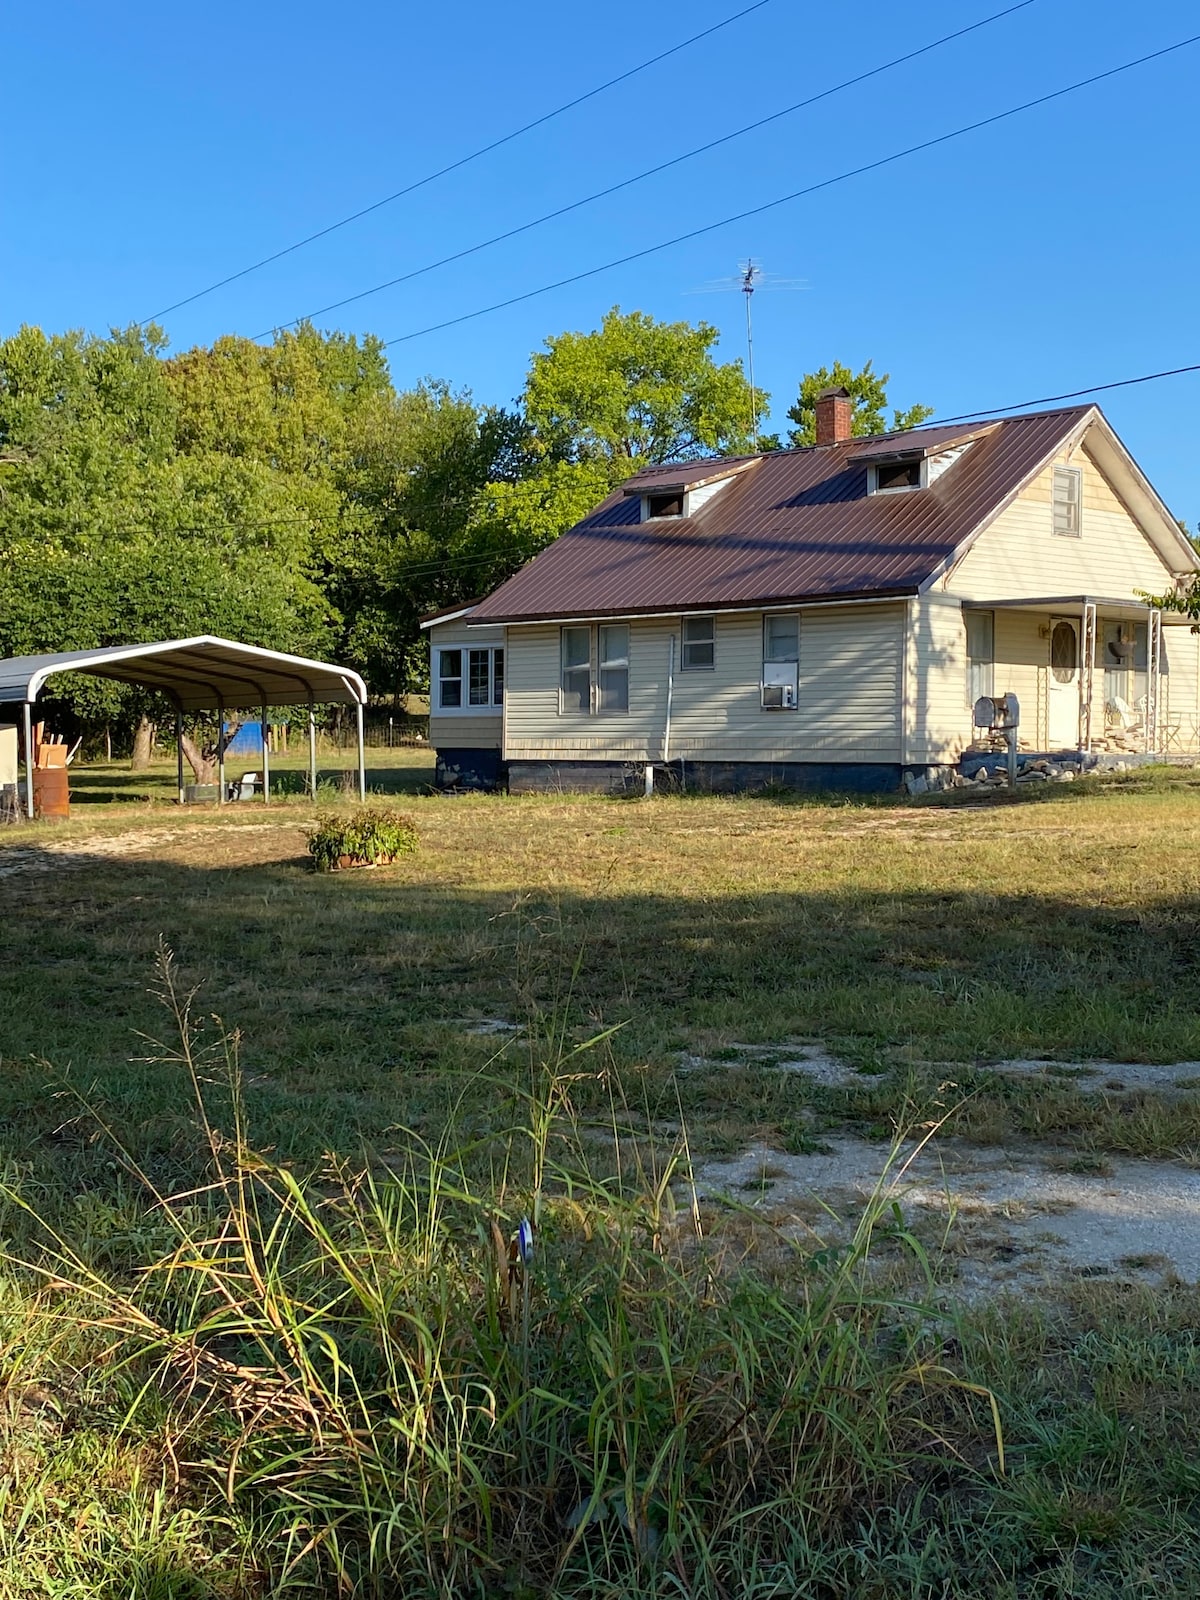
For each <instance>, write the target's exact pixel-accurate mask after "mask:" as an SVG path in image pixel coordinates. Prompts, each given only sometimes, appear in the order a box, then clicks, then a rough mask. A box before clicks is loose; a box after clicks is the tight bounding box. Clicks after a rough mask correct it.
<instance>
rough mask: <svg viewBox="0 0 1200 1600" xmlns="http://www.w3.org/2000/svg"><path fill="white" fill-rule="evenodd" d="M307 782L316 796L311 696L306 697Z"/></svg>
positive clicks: (312, 793) (314, 719)
mask: <svg viewBox="0 0 1200 1600" xmlns="http://www.w3.org/2000/svg"><path fill="white" fill-rule="evenodd" d="M308 782H309V793H310V794H311V795H312V797H313V799H314V800H315V799H316V798H317V715H316V712H315V711H314V710H313V697H312V695H311V694H310V695H309V697H308Z"/></svg>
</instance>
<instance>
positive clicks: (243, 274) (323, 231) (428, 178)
mask: <svg viewBox="0 0 1200 1600" xmlns="http://www.w3.org/2000/svg"><path fill="white" fill-rule="evenodd" d="M770 3H771V0H754V4H753V5H749V6H746V7H745V8H744V9H743V10H741V11H735V12H734V13H733V15H732V16H729V17H725V18H723V20H722V21H720V22H714V23H713V25H712V27H711V28H704V29H702V31H701V32H700V33H693V34H692V35H691V37H690V38H687V39H684V40H682V41H681V42H680V43H679V44H673V45H672V46H671V47H670V49H669V50H662V51H660V52H659V54H658V55H656V56H651V57H650V59H649V60H648V61H642V62H639V64H638V65H637V66H636V67H630V68H629V70H628V71H627V72H620V73H618V74H617V76H616V77H615V78H608V79H607V80H606V81H605V82H604V83H600V84H597V85H596V87H595V88H594V89H588V90H587V91H586V92H585V93H584V94H580V95H576V96H575V98H574V99H573V100H568V101H567V102H566V103H565V104H564V105H561V106H556V107H555V109H554V110H553V111H547V112H545V113H544V115H542V116H540V117H535V118H534V120H533V121H532V122H526V123H525V124H523V126H521V127H520V128H514V129H513V131H512V132H511V133H506V134H503V135H502V136H501V137H500V138H499V139H493V140H492V142H491V143H490V144H485V145H481V146H480V148H479V149H478V150H472V151H471V153H470V154H469V155H465V156H460V157H459V158H458V160H457V161H451V162H450V163H449V164H448V165H447V166H444V167H439V168H438V169H437V171H436V172H429V173H426V175H425V176H424V177H423V178H417V179H416V180H415V181H414V182H413V183H409V184H406V185H405V187H404V188H403V189H397V190H396V191H395V193H394V194H388V195H384V197H383V199H382V200H375V201H372V203H371V204H370V205H369V206H363V207H362V209H361V210H360V211H353V212H351V214H350V215H349V216H348V217H343V218H342V219H341V221H340V222H331V223H330V224H329V226H328V227H326V228H319V229H318V230H317V232H316V233H310V234H309V235H308V237H307V238H304V239H298V240H297V241H296V242H295V244H289V245H285V246H284V248H283V249H282V250H276V251H275V252H274V254H273V255H269V256H264V257H263V258H262V260H261V261H255V262H254V263H253V264H252V265H251V266H248V267H242V268H241V270H240V271H238V272H231V273H230V274H229V275H228V277H225V278H220V279H218V281H217V282H216V283H210V284H209V285H208V287H207V288H205V289H197V290H196V292H195V294H189V295H187V296H185V298H184V299H182V300H176V301H175V302H174V304H173V305H169V306H164V307H163V309H162V310H161V311H156V312H154V314H153V315H152V316H149V317H143V318H142V319H141V321H140V322H139V323H138V324H137V326H138V327H139V328H140V327H144V326H145V325H146V323H148V322H156V321H157V320H158V318H159V317H165V316H169V315H170V313H171V312H172V311H179V310H180V309H181V308H182V307H183V306H190V305H192V304H193V303H194V302H195V301H197V300H203V299H204V297H205V296H206V295H210V294H215V293H216V291H217V290H218V289H224V288H225V287H226V285H227V284H230V283H236V282H237V281H238V279H239V278H247V277H249V276H250V274H251V273H252V272H258V271H260V270H261V269H262V268H263V267H269V266H270V265H271V263H272V262H273V261H282V260H283V258H284V256H290V255H293V254H294V253H295V252H296V251H297V250H303V249H304V247H305V246H306V245H310V244H315V243H316V241H317V240H318V239H325V238H327V237H328V236H329V234H331V233H336V232H337V231H338V229H339V228H347V227H349V225H350V224H351V223H352V222H358V221H359V220H360V219H361V218H362V217H369V216H370V215H371V213H372V212H373V211H379V210H381V209H382V208H383V207H384V206H390V205H391V204H392V202H393V201H395V200H401V199H403V198H404V196H405V195H408V194H414V193H415V192H416V191H417V190H418V189H424V188H425V187H426V186H427V185H429V184H431V183H436V182H437V180H438V179H439V178H445V177H447V176H448V175H449V174H450V173H451V172H457V171H459V169H460V168H462V167H466V166H469V165H470V164H471V162H472V161H478V160H479V159H480V158H481V157H482V156H486V155H490V154H491V153H492V151H493V150H499V149H500V148H501V147H502V146H503V145H506V144H511V143H512V142H513V140H514V139H520V138H521V137H522V136H523V135H524V134H527V133H532V132H533V130H534V129H535V128H541V127H543V126H544V125H545V124H546V123H547V122H552V121H553V120H554V118H555V117H561V116H562V115H563V114H564V113H565V112H567V111H573V110H574V109H575V107H576V106H581V105H583V104H584V103H585V101H588V100H594V99H595V98H596V96H597V95H601V94H604V93H605V92H606V91H607V90H609V89H615V88H616V86H617V85H618V84H619V83H625V82H626V81H627V80H628V79H630V78H635V77H637V75H638V74H639V73H641V72H646V71H648V70H649V68H651V67H655V66H657V65H658V64H659V62H660V61H666V60H668V59H669V58H670V57H671V56H675V55H678V54H679V53H680V51H681V50H687V49H688V48H690V46H692V45H694V44H699V43H700V41H701V40H702V39H707V38H709V37H710V36H711V35H712V34H714V33H719V32H720V31H721V29H722V28H728V27H731V26H732V25H733V23H735V22H740V21H741V20H742V18H743V17H748V16H750V15H751V13H752V12H755V11H761V10H762V8H763V7H764V6H766V5H769V4H770Z"/></svg>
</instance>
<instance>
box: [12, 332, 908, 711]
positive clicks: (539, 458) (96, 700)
mask: <svg viewBox="0 0 1200 1600" xmlns="http://www.w3.org/2000/svg"><path fill="white" fill-rule="evenodd" d="M717 339H718V330H717V329H715V328H714V327H712V326H710V325H708V324H706V323H700V324H698V325H693V324H689V323H686V322H675V323H669V322H659V321H656V320H655V319H654V318H652V317H649V316H647V315H645V314H644V313H641V312H632V313H624V314H623V313H622V312H621V311H620V310H619V308H614V309H613V310H612V311H610V312H609V313H608V314H607V315H606V316H605V318H604V320H603V322H602V325H601V326H600V328H598V329H596V330H594V331H592V332H590V333H563V334H560V335H557V336H554V337H551V338H549V339H547V340H546V342H545V345H544V347H543V348H542V349H541V350H539V351H538V352H536V353H535V354H534V356H533V357H532V360H531V363H530V367H529V371H528V374H527V377H526V381H525V385H524V389H523V391H522V393H521V395H520V397H519V398H518V400H517V401H516V402H515V403H514V404H513V405H511V406H509V407H503V406H491V405H480V404H478V403H476V401H475V400H474V399H473V398H472V396H471V394H470V392H469V391H468V390H466V389H455V388H453V387H452V386H451V385H450V384H449V383H448V382H446V381H444V380H440V379H432V378H430V379H426V380H424V381H423V382H421V383H419V384H417V385H416V387H415V388H412V389H406V390H397V389H396V388H395V387H394V385H393V383H392V380H391V377H390V374H389V372H388V367H387V360H386V356H385V352H384V349H383V346H382V344H381V342H380V341H379V340H378V339H376V338H373V337H371V336H367V337H364V338H361V339H360V338H357V337H355V336H353V335H348V334H343V333H336V332H335V333H322V332H318V331H317V330H316V329H315V328H313V327H312V326H309V325H302V326H300V327H298V328H297V329H295V330H294V331H291V332H283V333H280V334H278V335H277V336H276V337H275V338H274V340H273V341H272V343H270V344H257V343H254V342H253V341H251V340H248V339H244V338H239V337H234V336H229V337H225V338H220V339H217V340H216V341H215V342H214V343H213V344H212V345H211V346H200V347H197V348H195V349H192V350H188V351H186V352H185V353H183V354H180V355H171V354H169V353H168V351H167V348H166V341H165V338H164V336H163V333H162V331H161V330H160V329H158V328H156V327H147V328H143V329H138V328H129V329H125V330H123V331H121V330H114V331H113V332H112V333H110V334H109V335H108V336H106V337H100V336H94V335H87V334H83V333H79V332H70V333H62V334H47V333H45V332H43V331H42V330H40V329H38V328H33V327H24V328H22V329H21V330H20V331H19V332H18V333H16V334H14V335H13V336H12V337H10V338H8V339H5V340H3V341H2V342H0V559H2V560H3V570H4V574H5V578H4V584H3V586H2V587H0V655H5V656H10V655H30V654H39V653H42V652H47V651H56V650H68V649H86V648H92V647H97V646H103V645H114V644H126V643H137V642H141V641H143V640H150V639H164V638H177V637H184V636H187V635H192V634H199V633H217V634H223V635H226V636H228V637H231V638H235V639H239V640H241V641H243V642H245V643H249V644H257V645H262V646H266V647H267V648H272V649H280V650H288V651H291V652H294V653H296V654H301V655H312V656H319V657H329V658H333V659H336V660H339V661H342V662H344V663H346V664H348V665H351V666H353V667H355V668H356V669H358V670H359V671H360V672H362V674H363V675H364V677H365V678H366V680H367V682H368V684H369V685H370V687H371V690H372V692H373V693H374V694H376V695H380V696H385V695H393V694H399V693H403V692H406V691H411V690H414V689H419V688H421V687H423V686H424V684H425V681H426V671H427V668H426V661H425V651H424V648H423V646H422V643H421V636H420V633H419V630H418V622H419V619H420V618H421V616H423V615H425V614H426V613H428V612H429V611H431V610H435V609H438V608H440V607H443V606H449V605H452V604H456V603H461V602H464V601H466V600H469V599H472V598H474V597H475V596H478V595H482V594H485V593H487V592H488V591H489V590H490V589H492V588H494V587H495V586H496V584H498V583H500V582H501V581H502V580H503V579H504V578H506V577H508V576H510V575H511V574H512V573H513V572H515V571H516V570H517V569H518V568H519V567H521V566H522V565H523V564H524V563H525V562H526V561H528V560H529V559H530V557H532V556H533V555H535V554H536V553H537V552H538V551H539V550H541V549H542V548H544V546H545V545H546V544H548V543H549V542H550V541H551V540H553V539H555V538H557V537H558V535H559V534H560V533H562V532H563V531H564V530H565V529H566V528H568V527H570V526H571V525H572V524H573V523H575V522H577V521H578V520H579V518H580V517H582V516H583V515H585V514H586V512H587V511H588V510H590V509H591V508H592V507H593V506H594V505H595V504H596V502H597V501H599V500H600V499H601V498H602V497H603V496H604V495H605V494H606V493H607V492H608V490H609V489H610V488H611V487H612V486H613V485H614V484H615V483H617V482H619V481H620V480H621V479H623V478H625V477H627V476H628V475H629V474H630V473H632V472H634V471H636V470H637V468H638V467H639V466H641V465H644V464H647V463H651V462H659V461H670V460H685V459H689V458H694V457H698V456H708V455H720V454H736V453H740V452H745V451H747V450H748V449H749V448H750V440H751V430H752V426H753V422H754V420H755V419H754V418H752V415H751V405H752V399H751V393H750V389H749V385H748V383H747V381H746V378H745V375H744V373H743V370H742V365H741V362H740V361H731V362H723V363H722V362H719V361H718V360H717V359H716V357H715V355H714V346H715V345H716V342H717ZM830 382H834V383H845V384H846V386H847V387H848V388H849V389H850V391H851V393H852V395H853V396H854V399H855V415H854V427H855V432H856V433H860V434H868V433H878V432H882V431H883V430H884V429H885V428H886V427H889V426H892V427H909V426H913V425H914V424H915V423H917V422H920V421H922V420H924V418H925V417H926V416H928V415H930V411H929V408H928V407H925V406H913V407H910V408H909V409H908V410H906V411H903V412H899V411H898V412H895V413H894V414H893V417H892V418H891V420H890V422H889V420H888V419H887V417H886V406H887V393H886V385H887V382H888V379H887V375H886V374H876V373H875V372H874V371H873V369H872V366H871V364H870V363H869V362H868V363H867V366H866V367H865V368H863V369H862V371H860V372H857V373H856V372H852V371H851V370H850V369H849V368H847V367H845V366H842V365H841V364H839V363H834V365H833V366H832V367H829V368H821V369H820V370H819V371H816V372H813V373H809V374H806V375H805V377H804V378H803V379H802V380H801V382H800V385H799V390H798V394H797V398H796V401H795V403H794V404H793V405H792V406H791V407H790V408H789V410H788V412H787V416H788V419H789V421H790V422H791V423H792V427H791V428H790V429H789V430H787V434H786V439H781V438H780V437H779V436H777V435H768V436H765V437H764V436H763V435H762V433H761V431H760V434H759V442H758V448H759V449H760V450H761V449H764V448H765V449H773V448H779V447H781V446H782V445H784V444H785V443H786V444H788V445H793V446H794V445H803V444H808V443H811V442H812V439H813V407H814V403H815V399H816V395H817V394H818V393H819V391H820V389H821V388H822V387H824V386H825V384H827V383H830ZM769 398H770V397H769V396H768V395H764V394H763V393H762V392H761V391H759V393H758V396H757V410H758V414H759V416H760V417H761V415H762V414H763V412H764V411H765V409H766V406H767V405H768V404H769ZM61 692H62V695H63V697H64V699H65V700H67V701H68V703H69V704H70V705H71V707H72V709H73V711H74V712H75V713H76V714H77V715H78V716H79V717H81V718H82V719H83V720H84V721H105V722H108V723H109V724H111V725H114V726H115V725H122V724H124V725H127V726H132V725H133V724H134V723H136V722H138V720H139V719H142V721H143V729H144V724H145V718H146V717H147V716H148V715H150V714H151V711H150V703H149V702H148V701H147V700H146V699H145V697H141V696H139V695H138V694H137V693H136V692H134V691H132V690H129V689H126V688H124V687H121V686H117V685H104V684H101V683H99V682H98V681H91V682H89V681H88V680H87V679H84V678H75V677H74V676H72V677H71V678H69V679H64V680H63V687H62V691H61Z"/></svg>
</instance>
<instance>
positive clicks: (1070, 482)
mask: <svg viewBox="0 0 1200 1600" xmlns="http://www.w3.org/2000/svg"><path fill="white" fill-rule="evenodd" d="M1052 501H1053V507H1054V512H1053V523H1052V526H1053V528H1054V531H1055V533H1058V534H1061V535H1062V536H1063V538H1065V539H1078V538H1079V537H1080V535H1081V534H1082V532H1083V525H1082V517H1081V514H1080V513H1081V510H1082V504H1083V473H1082V472H1080V470H1079V468H1078V467H1055V469H1054V487H1053V490H1052Z"/></svg>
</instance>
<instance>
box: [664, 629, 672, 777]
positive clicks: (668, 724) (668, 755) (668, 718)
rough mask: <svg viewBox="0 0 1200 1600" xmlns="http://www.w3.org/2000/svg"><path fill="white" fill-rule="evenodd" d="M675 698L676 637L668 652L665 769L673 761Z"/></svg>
mask: <svg viewBox="0 0 1200 1600" xmlns="http://www.w3.org/2000/svg"><path fill="white" fill-rule="evenodd" d="M674 697H675V635H674V633H672V634H671V642H670V646H669V649H668V652H667V714H666V717H665V719H664V721H663V745H662V759H663V766H664V767H665V766H666V765H667V763H668V762H669V761H670V759H671V701H672V700H673V699H674Z"/></svg>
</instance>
